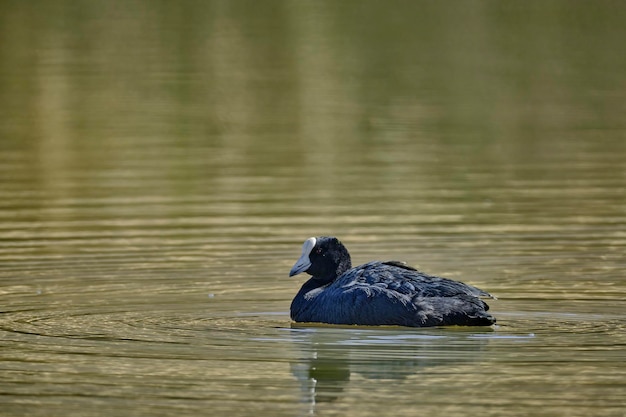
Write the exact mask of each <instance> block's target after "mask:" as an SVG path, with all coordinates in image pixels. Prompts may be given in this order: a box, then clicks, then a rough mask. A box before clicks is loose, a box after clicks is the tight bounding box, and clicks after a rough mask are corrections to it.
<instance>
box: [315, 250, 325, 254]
mask: <svg viewBox="0 0 626 417" xmlns="http://www.w3.org/2000/svg"><path fill="white" fill-rule="evenodd" d="M322 252H324V251H323V250H322V248H317V249H315V253H317V254H318V255H321V253H322Z"/></svg>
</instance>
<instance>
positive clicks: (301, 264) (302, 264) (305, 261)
mask: <svg viewBox="0 0 626 417" xmlns="http://www.w3.org/2000/svg"><path fill="white" fill-rule="evenodd" d="M315 243H317V240H316V239H315V238H314V237H311V238H308V239H307V240H305V241H304V244H303V245H302V255H300V259H298V260H297V261H296V264H295V265H294V266H293V268H291V271H289V276H290V277H292V276H294V275H298V274H300V273H302V272H305V271H306V270H307V269H309V267H310V266H311V260H310V259H309V255H310V254H311V251H312V250H313V248H314V247H315Z"/></svg>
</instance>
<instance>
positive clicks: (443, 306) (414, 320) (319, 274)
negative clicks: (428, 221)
mask: <svg viewBox="0 0 626 417" xmlns="http://www.w3.org/2000/svg"><path fill="white" fill-rule="evenodd" d="M301 272H307V273H308V274H310V275H312V277H311V278H310V279H309V280H308V281H307V282H306V283H305V284H304V285H303V286H302V288H301V289H300V291H299V292H298V294H297V295H296V297H295V298H294V299H293V301H292V303H291V318H292V319H293V320H294V321H296V322H317V323H329V324H357V325H374V326H375V325H399V326H411V327H427V326H444V325H461V326H489V325H491V324H493V323H495V321H496V320H495V318H494V317H493V316H491V315H490V314H489V313H487V310H488V309H489V306H487V304H486V303H485V302H483V301H482V300H481V299H480V298H479V297H492V296H491V295H490V294H489V293H487V292H485V291H482V290H480V289H478V288H476V287H473V286H471V285H467V284H464V283H462V282H458V281H453V280H450V279H447V278H440V277H435V276H431V275H427V274H424V273H422V272H420V271H418V270H416V269H414V268H412V267H410V266H407V265H405V264H404V263H401V262H397V261H390V262H380V261H374V262H369V263H366V264H363V265H360V266H357V267H355V268H352V265H351V260H350V254H349V253H348V251H347V249H346V248H345V247H344V246H343V244H342V243H341V242H339V240H337V239H336V238H334V237H319V238H310V239H307V240H306V241H305V243H304V245H303V248H302V256H301V257H300V259H299V260H298V261H297V262H296V264H295V265H294V267H293V268H292V270H291V272H290V276H293V275H297V274H299V273H301ZM492 298H493V297H492Z"/></svg>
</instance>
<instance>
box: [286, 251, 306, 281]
mask: <svg viewBox="0 0 626 417" xmlns="http://www.w3.org/2000/svg"><path fill="white" fill-rule="evenodd" d="M310 266H311V261H310V260H309V254H308V253H303V254H302V256H301V257H300V259H298V261H297V262H296V264H295V265H294V266H293V268H291V271H289V276H290V277H292V276H294V275H298V274H300V273H302V272H304V271H306V270H307V269H309V267H310Z"/></svg>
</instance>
